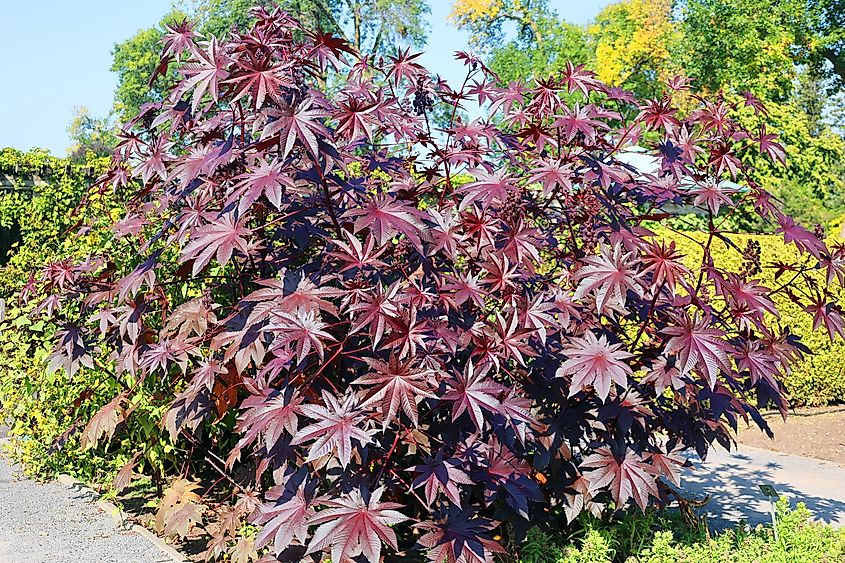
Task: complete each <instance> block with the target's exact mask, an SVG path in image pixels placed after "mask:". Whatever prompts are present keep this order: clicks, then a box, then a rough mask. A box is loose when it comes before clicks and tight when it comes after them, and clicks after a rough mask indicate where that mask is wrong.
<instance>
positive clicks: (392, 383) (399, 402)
mask: <svg viewBox="0 0 845 563" xmlns="http://www.w3.org/2000/svg"><path fill="white" fill-rule="evenodd" d="M366 362H367V365H368V366H370V369H371V370H372V371H370V372H369V373H367V374H366V375H363V376H361V377H359V378H358V379H356V380H355V381H353V384H355V385H364V386H366V388H365V391H366V392H367V396H366V399H365V400H364V402H363V403H362V405H361V406H362V407H367V406H371V405H373V404H374V403H375V404H378V405H380V407H381V413H380V416H381V419H382V428H387V426H388V425H389V424H391V423H392V422H394V421H395V420H396V419H397V418H398V414H399V409H400V407H401V409H402V412H404V413H405V414H406V415H407V416H408V418H410V419H411V423H412V424H413V425H414V426H417V424H418V423H419V415H418V414H417V403H418V402H419V401H421V400H422V399H424V398H433V397H434V396H435V395H434V393H432V391H433V389H431V384H430V383H429V378H430V377H431V376H432V371H431V370H429V369H425V368H414V367H413V366H412V363H414V362H413V361H401V360H399V358H397V357H396V356H395V355H394V356H391V357H390V359H389V360H388V362H387V363H384V362H382V361H379V360H374V359H370V358H367V359H366Z"/></svg>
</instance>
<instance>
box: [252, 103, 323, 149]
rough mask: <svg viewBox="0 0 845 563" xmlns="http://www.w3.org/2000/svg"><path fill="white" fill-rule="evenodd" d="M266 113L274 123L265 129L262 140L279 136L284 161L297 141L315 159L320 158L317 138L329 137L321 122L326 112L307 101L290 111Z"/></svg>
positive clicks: (270, 123) (273, 110) (269, 110)
mask: <svg viewBox="0 0 845 563" xmlns="http://www.w3.org/2000/svg"><path fill="white" fill-rule="evenodd" d="M264 111H265V112H266V114H267V116H268V117H270V118H271V119H272V121H270V122H269V123H267V125H266V126H265V127H264V130H263V131H262V132H261V138H262V140H263V139H269V138H271V137H273V136H275V135H279V143H280V145H281V147H282V154H281V157H282V158H283V159H284V158H287V156H288V155H289V154H290V152H291V151H292V150H293V147H294V145H295V144H296V142H297V141H299V142H300V143H301V144H302V145H303V146H304V147H305V148H306V149H307V150H308V152H309V153H311V156H313V157H314V158H317V157H318V156H319V153H320V150H319V147H318V143H317V137H318V136H320V137H328V135H329V132H328V130H327V129H326V126H325V125H323V123H322V122H321V121H320V120H321V119H322V118H324V117H326V112H325V111H324V110H321V109H317V108H313V107H312V106H311V103H310V102H309V101H305V102H301V103H300V104H299V105H297V106H295V107H292V108H289V109H267V108H265V109H264Z"/></svg>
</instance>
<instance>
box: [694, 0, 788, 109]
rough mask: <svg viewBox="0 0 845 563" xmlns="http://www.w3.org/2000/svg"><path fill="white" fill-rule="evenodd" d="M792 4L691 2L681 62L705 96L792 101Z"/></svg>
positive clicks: (763, 0) (724, 0)
mask: <svg viewBox="0 0 845 563" xmlns="http://www.w3.org/2000/svg"><path fill="white" fill-rule="evenodd" d="M788 4H789V3H788V2H786V3H784V2H778V1H776V0H751V1H749V0H686V2H684V3H683V4H682V7H681V13H682V25H681V27H682V31H683V35H682V39H681V45H680V58H681V64H682V66H683V68H684V69H685V70H686V72H687V74H688V75H689V76H690V77H691V78H692V79H693V81H694V86H695V87H696V88H697V89H699V90H703V91H711V92H712V91H716V90H720V89H725V90H731V91H736V92H742V91H750V92H753V93H754V94H756V95H757V96H760V97H762V98H765V99H767V100H775V101H786V100H788V99H789V97H790V94H791V92H792V87H793V80H794V78H795V76H796V66H795V58H794V53H793V48H794V46H795V45H796V44H797V43H798V35H797V30H796V29H795V28H794V27H792V26H789V25H785V23H786V22H788V21H790V20H791V19H792V17H791V16H790V13H791V10H790V6H789V5H788Z"/></svg>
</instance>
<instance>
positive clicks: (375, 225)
mask: <svg viewBox="0 0 845 563" xmlns="http://www.w3.org/2000/svg"><path fill="white" fill-rule="evenodd" d="M346 215H347V217H352V218H354V219H355V232H356V233H358V232H360V231H361V230H363V229H365V228H367V229H369V231H370V232H371V233H372V236H373V238H375V240H376V243H377V244H379V245H380V246H383V245H385V244H386V243H387V241H389V240H390V239H391V238H393V237H394V236H396V235H398V234H399V233H401V234H403V235H405V236H406V237H408V240H410V241H411V243H413V245H414V246H415V247H417V248H420V249H421V248H422V242H421V241H420V237H421V235H422V234H423V229H424V228H425V227H424V226H423V223H422V221H421V220H420V217H421V213H420V212H419V211H417V210H416V209H414V208H413V207H410V206H409V205H407V204H405V203H402V202H401V201H398V200H396V199H395V198H393V197H392V196H390V195H387V194H380V195H378V196H376V197H374V198H372V199H371V200H369V201H368V202H367V204H366V205H365V206H364V207H362V208H360V209H352V210H350V211H347V212H346Z"/></svg>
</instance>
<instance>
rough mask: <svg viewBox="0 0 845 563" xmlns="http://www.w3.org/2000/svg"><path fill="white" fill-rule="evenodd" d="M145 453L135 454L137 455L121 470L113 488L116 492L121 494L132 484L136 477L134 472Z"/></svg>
mask: <svg viewBox="0 0 845 563" xmlns="http://www.w3.org/2000/svg"><path fill="white" fill-rule="evenodd" d="M143 453H144V452H135V455H133V456H132V458H131V459H130V460H129V461H127V462H126V464H125V465H124V466H123V467H121V468H120V470H119V471H118V472H117V475H115V476H114V480H113V481H112V487H114V490H115V491H116V492H118V493H119V492H121V491H122V490H123V489H125V488H126V487H128V486H129V485H130V484H131V483H132V478H133V477H135V476H136V475H135V473H134V470H135V468H136V467H137V466H138V460H139V459H141V455H142V454H143Z"/></svg>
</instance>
